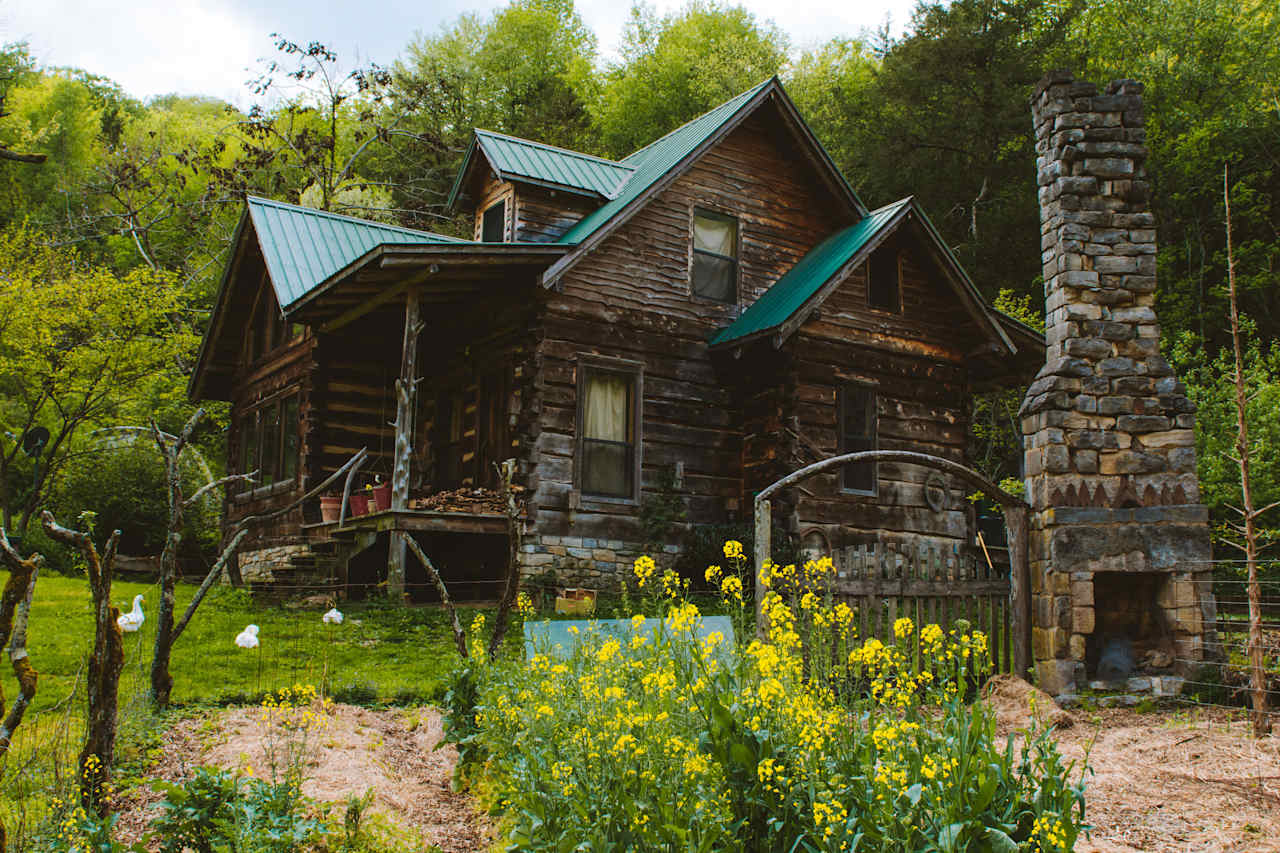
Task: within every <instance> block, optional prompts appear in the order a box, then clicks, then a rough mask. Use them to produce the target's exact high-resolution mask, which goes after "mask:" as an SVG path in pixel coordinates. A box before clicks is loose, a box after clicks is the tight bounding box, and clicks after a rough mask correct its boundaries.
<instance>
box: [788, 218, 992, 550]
mask: <svg viewBox="0 0 1280 853" xmlns="http://www.w3.org/2000/svg"><path fill="white" fill-rule="evenodd" d="M902 233H903V234H904V236H903V237H902V238H901V239H896V240H893V241H891V242H888V243H886V245H884V246H882V247H881V248H880V249H879V250H878V251H881V252H892V253H895V254H897V255H899V256H900V258H901V261H902V266H901V268H902V279H901V281H902V288H901V289H902V311H901V313H895V312H887V311H876V310H872V309H870V308H868V307H867V275H866V268H865V265H863V267H861V268H859V269H857V270H855V271H854V272H853V273H852V274H851V275H850V276H849V277H848V279H846V280H845V282H844V283H843V284H842V285H841V286H840V287H839V288H838V289H837V290H836V291H835V292H834V293H833V294H832V295H831V296H830V297H829V298H828V299H827V301H826V302H825V303H824V304H823V306H822V308H821V310H820V311H819V313H818V315H817V316H815V317H814V318H811V319H810V320H809V321H808V322H806V323H805V324H804V325H803V326H801V328H800V329H799V330H798V332H797V334H796V335H795V336H794V337H793V338H792V339H791V340H790V341H788V343H787V347H786V348H787V350H788V352H789V353H790V354H791V356H792V359H793V360H794V364H795V380H796V381H795V384H794V385H793V386H792V388H793V401H794V424H795V427H794V432H795V436H794V437H793V440H794V441H796V442H797V444H798V445H799V446H798V447H797V448H796V450H797V451H798V452H797V455H802V456H803V455H805V454H807V458H806V459H805V461H811V460H813V459H817V458H825V457H827V456H832V455H834V454H836V453H837V452H839V451H840V447H839V438H838V435H837V430H838V408H837V399H838V392H839V389H840V388H841V387H842V386H844V385H845V384H846V383H854V384H857V385H861V386H864V387H868V388H871V389H872V390H874V391H875V394H876V403H877V439H878V447H879V448H880V449H882V450H914V451H917V452H921V453H929V454H933V455H935V456H941V457H943V458H945V459H951V460H953V461H956V462H962V463H963V462H965V461H966V460H965V448H966V436H967V431H968V411H969V402H968V401H969V394H970V389H969V384H970V380H969V372H968V369H967V367H966V361H967V359H966V353H967V352H969V351H971V350H972V349H973V348H974V347H975V346H977V344H978V342H979V338H978V332H977V329H976V327H975V326H974V324H973V323H972V322H971V321H968V320H967V318H966V317H965V316H964V314H963V313H962V309H961V307H960V306H959V305H958V304H957V298H956V296H955V295H954V293H952V292H951V290H950V288H949V285H947V284H946V283H945V280H944V279H943V277H942V273H941V271H940V270H938V269H936V267H935V266H934V265H933V262H932V261H931V260H930V259H929V257H928V255H927V254H926V249H925V247H924V246H923V245H922V244H921V243H920V242H919V241H918V240H916V239H914V238H913V237H912V236H910V233H911V232H910V231H906V232H902ZM929 473H930V472H929V471H928V470H926V469H922V468H920V467H918V466H914V465H903V464H898V463H892V464H890V463H881V464H879V466H878V468H877V493H876V494H875V495H873V496H868V495H859V494H850V493H848V492H845V491H843V490H842V489H841V487H840V480H839V474H838V473H830V474H824V475H820V476H817V477H814V478H812V479H811V480H809V481H807V482H806V484H805V489H804V490H803V491H801V490H797V491H796V493H795V494H794V495H793V496H792V498H791V501H792V517H791V520H790V524H791V527H792V530H793V532H796V533H798V534H799V535H801V536H805V535H807V534H812V533H813V532H814V531H820V532H821V533H822V536H823V537H824V538H825V539H826V541H827V542H828V543H829V544H830V545H831V547H834V548H839V547H844V546H845V545H847V544H850V543H854V542H860V541H867V540H868V538H875V537H876V536H880V537H882V538H883V537H886V536H887V537H894V536H899V537H905V538H910V537H912V536H916V537H919V536H924V537H930V538H939V537H941V538H948V539H955V540H963V539H966V538H967V537H968V534H969V531H968V524H969V519H968V507H969V505H968V502H967V501H965V500H964V495H965V491H964V489H962V488H961V487H960V486H959V485H958V484H951V483H947V484H946V487H947V494H946V498H945V500H944V501H943V506H944V508H943V510H942V511H941V512H939V511H936V510H935V509H933V508H931V507H930V506H929V504H928V502H927V501H926V500H925V494H924V487H925V480H926V478H927V477H928V476H929Z"/></svg>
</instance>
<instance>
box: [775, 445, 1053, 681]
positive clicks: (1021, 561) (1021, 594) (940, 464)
mask: <svg viewBox="0 0 1280 853" xmlns="http://www.w3.org/2000/svg"><path fill="white" fill-rule="evenodd" d="M852 462H909V463H911V464H914V465H921V466H923V467H926V468H932V469H934V470H936V471H942V472H945V473H947V474H950V475H951V476H953V477H955V478H956V479H957V480H960V481H961V482H963V483H964V484H966V485H967V486H971V487H973V488H975V489H978V490H980V491H981V492H982V493H983V494H985V495H987V496H988V497H989V498H991V499H992V500H994V501H995V502H996V503H998V504H1000V509H1001V510H1002V511H1003V512H1004V521H1005V527H1006V528H1007V529H1008V532H1009V569H1010V575H1009V603H1010V609H1011V616H1012V619H1011V622H1012V625H1011V627H1012V631H1013V665H1014V672H1016V673H1017V674H1018V675H1019V676H1020V677H1022V678H1026V677H1027V672H1028V669H1029V667H1030V665H1031V570H1030V562H1029V560H1028V554H1027V543H1028V525H1029V518H1030V510H1031V508H1030V507H1029V506H1028V505H1027V503H1026V502H1025V501H1024V500H1022V498H1019V497H1018V496H1016V495H1011V494H1009V493H1008V492H1006V491H1005V490H1004V489H1001V488H1000V487H999V486H997V485H996V484H995V483H993V482H991V481H990V480H988V479H987V478H986V477H984V476H982V475H981V474H979V473H978V472H977V471H974V470H973V469H972V468H968V467H965V466H964V465H961V464H959V463H957V462H952V461H951V460H950V459H943V458H942V457H939V456H931V455H929V454H927V453H915V452H912V451H906V450H865V451H861V452H858V453H845V454H842V455H840V456H832V457H830V458H829V459H823V460H822V461H820V462H815V463H813V464H812V465H806V466H805V467H803V468H800V469H799V470H796V471H793V472H791V473H790V474H788V475H787V476H785V477H783V478H782V479H780V480H778V481H777V482H775V483H773V484H772V485H770V486H768V487H766V488H764V489H762V490H761V491H760V493H759V494H757V495H756V498H755V534H756V538H755V555H754V556H755V571H756V600H755V604H756V625H757V630H758V631H763V629H764V619H763V614H762V608H763V604H764V589H765V587H764V584H763V583H761V582H760V581H761V572H762V571H763V569H764V566H765V563H766V562H767V561H768V560H769V556H770V554H772V553H773V515H772V507H771V504H770V500H769V499H770V498H771V497H772V496H773V495H774V494H775V493H777V492H779V491H781V490H783V489H786V488H789V487H791V486H794V485H796V484H797V483H801V482H804V481H805V480H807V479H809V478H810V477H812V476H814V475H816V474H821V473H822V472H823V471H827V470H829V469H831V468H838V467H840V466H842V465H847V464H849V463H852Z"/></svg>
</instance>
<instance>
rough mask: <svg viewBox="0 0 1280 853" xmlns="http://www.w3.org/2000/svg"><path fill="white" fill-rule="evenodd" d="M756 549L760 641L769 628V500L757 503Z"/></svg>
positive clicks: (770, 540)
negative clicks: (766, 612)
mask: <svg viewBox="0 0 1280 853" xmlns="http://www.w3.org/2000/svg"><path fill="white" fill-rule="evenodd" d="M755 522H756V543H755V545H756V547H755V554H754V557H755V564H756V583H755V591H756V594H755V604H756V636H757V637H759V638H760V639H764V637H765V636H766V635H767V633H768V627H767V626H766V625H765V623H764V593H765V588H764V580H763V579H764V569H765V565H766V564H767V563H768V562H769V558H770V557H771V556H772V555H773V508H772V505H771V504H770V503H769V501H767V500H764V501H762V500H757V501H756V518H755Z"/></svg>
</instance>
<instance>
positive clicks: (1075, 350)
mask: <svg viewBox="0 0 1280 853" xmlns="http://www.w3.org/2000/svg"><path fill="white" fill-rule="evenodd" d="M1032 113H1033V117H1034V121H1035V133H1036V169H1037V184H1038V186H1039V196H1040V223H1041V228H1040V233H1041V237H1040V246H1041V258H1042V262H1043V268H1044V295H1045V319H1046V326H1047V328H1046V339H1047V343H1048V358H1047V363H1046V364H1045V366H1044V368H1043V369H1042V370H1041V371H1040V373H1039V375H1038V376H1037V377H1036V380H1035V382H1034V383H1032V385H1031V387H1030V388H1029V389H1028V390H1027V394H1026V398H1025V400H1024V401H1023V404H1022V410H1021V413H1020V414H1021V418H1022V432H1023V436H1024V450H1025V466H1026V467H1025V476H1026V485H1027V497H1028V501H1029V502H1030V504H1031V536H1030V539H1031V543H1030V544H1031V574H1032V582H1031V587H1032V611H1033V612H1032V626H1033V628H1032V651H1033V655H1034V657H1035V661H1036V674H1037V677H1038V679H1039V684H1040V686H1041V687H1042V688H1043V689H1045V690H1047V691H1048V692H1050V693H1051V694H1059V693H1064V692H1066V693H1069V692H1072V691H1073V690H1074V689H1075V687H1076V686H1077V685H1079V684H1081V683H1083V682H1085V681H1092V680H1095V679H1099V680H1107V679H1111V680H1119V679H1121V678H1128V677H1135V676H1156V683H1157V684H1162V683H1163V682H1164V681H1168V682H1169V684H1171V685H1172V684H1176V683H1177V682H1176V679H1161V678H1160V677H1161V676H1165V675H1175V674H1185V673H1186V672H1187V671H1188V670H1189V669H1190V668H1191V667H1193V666H1194V665H1195V662H1198V661H1200V660H1201V659H1202V658H1203V656H1204V653H1205V647H1206V641H1207V639H1208V638H1210V637H1211V631H1212V620H1213V619H1214V617H1215V612H1214V603H1213V599H1212V592H1211V589H1210V584H1209V580H1210V577H1211V569H1212V567H1211V565H1210V563H1209V560H1210V545H1209V526H1208V512H1207V510H1206V508H1205V507H1204V506H1203V505H1201V504H1200V502H1199V501H1200V487H1199V482H1198V481H1197V478H1196V450H1195V406H1194V404H1192V402H1191V401H1190V400H1189V399H1188V398H1187V395H1186V388H1185V387H1184V386H1183V384H1182V383H1181V382H1179V381H1178V379H1177V377H1175V376H1174V374H1173V370H1172V369H1171V368H1170V366H1169V363H1168V362H1167V361H1165V359H1164V358H1163V357H1162V356H1161V354H1160V326H1159V323H1158V320H1157V318H1156V312H1155V290H1156V231H1155V219H1154V217H1153V216H1152V214H1151V212H1150V210H1149V205H1148V197H1149V194H1150V190H1149V186H1148V183H1147V180H1146V175H1145V171H1144V163H1145V160H1146V157H1147V148H1146V145H1145V140H1146V131H1145V129H1144V127H1143V105H1142V84H1141V83H1137V82H1134V81H1132V80H1118V81H1116V82H1114V83H1112V84H1111V85H1110V86H1108V87H1107V90H1106V92H1105V94H1099V93H1098V91H1097V87H1096V86H1094V85H1093V84H1091V83H1086V82H1082V81H1076V80H1075V79H1074V78H1073V77H1072V75H1071V74H1069V73H1065V72H1056V73H1052V74H1050V75H1048V76H1047V77H1046V78H1045V79H1044V80H1042V81H1041V82H1040V83H1039V85H1038V86H1037V87H1036V91H1035V95H1034V97H1033V98H1032Z"/></svg>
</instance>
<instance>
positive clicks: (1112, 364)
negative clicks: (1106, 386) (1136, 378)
mask: <svg viewBox="0 0 1280 853" xmlns="http://www.w3.org/2000/svg"><path fill="white" fill-rule="evenodd" d="M1137 372H1138V367H1137V365H1136V364H1134V361H1133V359H1131V358H1107V359H1103V360H1102V361H1100V362H1098V375H1099V376H1129V375H1132V374H1134V373H1137Z"/></svg>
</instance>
